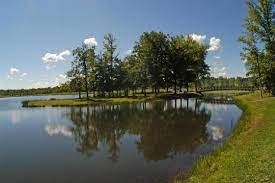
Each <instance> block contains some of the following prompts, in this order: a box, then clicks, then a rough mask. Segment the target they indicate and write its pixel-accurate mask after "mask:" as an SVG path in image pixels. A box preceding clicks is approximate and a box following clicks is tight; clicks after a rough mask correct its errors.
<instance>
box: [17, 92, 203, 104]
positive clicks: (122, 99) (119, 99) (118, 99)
mask: <svg viewBox="0 0 275 183" xmlns="http://www.w3.org/2000/svg"><path fill="white" fill-rule="evenodd" d="M199 96H201V95H200V94H197V93H192V92H190V93H182V94H176V95H174V94H159V95H152V94H151V95H147V96H131V97H115V98H100V97H95V98H90V99H89V100H87V99H86V98H83V99H55V98H52V99H49V100H30V101H23V102H22V106H23V107H69V106H87V105H95V104H120V103H134V102H144V101H152V100H162V99H173V98H185V97H199Z"/></svg>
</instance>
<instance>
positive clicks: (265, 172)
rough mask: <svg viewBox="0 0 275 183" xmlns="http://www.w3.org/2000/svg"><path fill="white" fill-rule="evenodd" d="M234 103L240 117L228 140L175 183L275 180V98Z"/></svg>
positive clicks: (241, 98) (252, 96) (237, 99)
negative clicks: (240, 111)
mask: <svg viewBox="0 0 275 183" xmlns="http://www.w3.org/2000/svg"><path fill="white" fill-rule="evenodd" d="M234 101H235V102H236V105H237V106H238V107H239V108H241V109H242V110H243V115H242V117H241V118H240V120H239V122H238V124H237V126H236V127H235V129H234V130H233V132H232V134H231V135H230V137H229V138H228V139H227V140H226V141H225V142H224V143H223V144H222V145H221V146H220V147H218V148H217V149H216V150H214V151H213V152H212V153H211V154H209V155H207V156H204V157H202V158H201V159H199V160H198V161H197V163H196V164H195V165H194V167H193V169H192V170H191V172H190V173H189V174H188V175H187V177H185V178H186V179H185V180H184V179H183V180H181V178H180V174H179V176H178V178H177V177H176V178H175V181H174V183H182V182H191V183H199V182H206V183H207V182H209V183H213V182H214V183H215V182H217V183H219V182H262V181H263V180H265V181H264V182H272V181H275V172H274V169H275V153H274V149H275V143H274V138H275V123H274V121H275V97H265V98H263V99H261V98H260V96H259V94H248V95H242V96H236V97H234ZM272 149H273V151H271V150H272Z"/></svg>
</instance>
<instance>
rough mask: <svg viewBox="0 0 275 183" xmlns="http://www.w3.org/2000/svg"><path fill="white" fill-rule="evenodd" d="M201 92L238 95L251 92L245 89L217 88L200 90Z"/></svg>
mask: <svg viewBox="0 0 275 183" xmlns="http://www.w3.org/2000/svg"><path fill="white" fill-rule="evenodd" d="M202 93H203V94H220V95H222V94H224V95H227V94H233V95H240V94H247V93H251V91H245V90H217V91H206V92H202Z"/></svg>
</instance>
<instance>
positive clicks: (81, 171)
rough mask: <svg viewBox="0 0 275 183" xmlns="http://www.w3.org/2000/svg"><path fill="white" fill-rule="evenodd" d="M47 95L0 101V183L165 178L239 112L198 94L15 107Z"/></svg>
mask: <svg viewBox="0 0 275 183" xmlns="http://www.w3.org/2000/svg"><path fill="white" fill-rule="evenodd" d="M51 97H53V96H47V97H45V96H44V97H25V98H6V99H0V144H1V150H0V182H3V183H14V182H20V183H21V182H24V183H25V182H27V183H32V182H33V183H40V182H43V183H44V182H45V183H48V182H51V183H62V182H66V183H70V182H77V183H82V182H85V183H86V182H91V183H97V182H98V183H105V182H107V183H109V182H110V183H124V182H126V183H128V182H129V183H132V182H165V181H167V180H168V181H169V180H172V178H173V177H174V176H175V175H177V174H178V173H179V172H186V171H188V170H189V169H190V168H191V167H192V165H193V164H194V162H195V160H196V159H197V158H198V157H200V156H201V155H204V154H206V153H209V152H211V151H212V150H213V149H214V148H215V147H217V146H218V145H219V144H220V143H221V142H222V141H223V140H224V139H225V138H226V137H228V135H229V134H230V132H231V130H232V129H233V128H234V126H235V124H236V122H237V121H238V119H239V117H240V116H241V113H242V112H241V110H240V109H239V108H237V106H236V105H234V104H222V103H220V102H218V101H215V102H213V101H211V100H207V101H203V100H199V99H188V100H184V99H177V100H167V101H160V102H146V103H137V104H122V105H98V106H90V107H68V108H22V107H21V101H22V100H30V99H47V98H51ZM60 97H63V98H64V97H65V98H66V97H72V96H60ZM229 103H230V102H229Z"/></svg>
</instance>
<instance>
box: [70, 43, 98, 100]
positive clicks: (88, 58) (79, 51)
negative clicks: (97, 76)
mask: <svg viewBox="0 0 275 183" xmlns="http://www.w3.org/2000/svg"><path fill="white" fill-rule="evenodd" d="M73 56H74V57H75V62H76V64H77V65H78V67H79V70H80V72H81V74H82V75H83V76H84V83H85V84H84V85H85V91H86V98H87V100H88V99H89V81H90V79H91V78H90V77H91V76H92V75H93V74H91V71H93V70H94V66H95V59H96V55H95V46H92V47H89V46H87V45H85V44H83V45H82V47H78V48H76V49H75V50H73Z"/></svg>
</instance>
